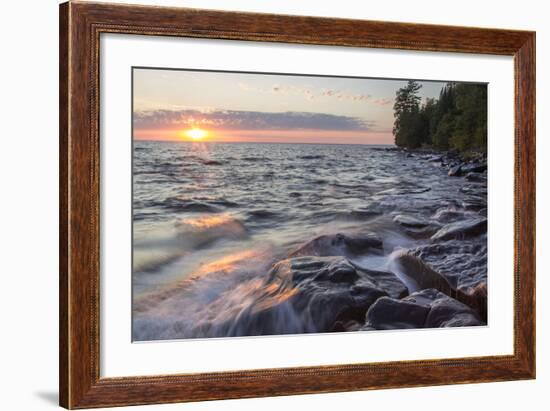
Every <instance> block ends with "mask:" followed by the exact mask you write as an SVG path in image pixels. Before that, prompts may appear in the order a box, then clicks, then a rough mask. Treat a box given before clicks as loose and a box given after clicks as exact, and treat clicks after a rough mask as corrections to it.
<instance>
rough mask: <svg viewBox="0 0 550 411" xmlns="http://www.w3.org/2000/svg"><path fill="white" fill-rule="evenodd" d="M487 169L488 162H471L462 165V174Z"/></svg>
mask: <svg viewBox="0 0 550 411" xmlns="http://www.w3.org/2000/svg"><path fill="white" fill-rule="evenodd" d="M485 170H487V164H486V163H471V164H465V165H462V167H461V173H462V174H468V173H480V172H482V171H485Z"/></svg>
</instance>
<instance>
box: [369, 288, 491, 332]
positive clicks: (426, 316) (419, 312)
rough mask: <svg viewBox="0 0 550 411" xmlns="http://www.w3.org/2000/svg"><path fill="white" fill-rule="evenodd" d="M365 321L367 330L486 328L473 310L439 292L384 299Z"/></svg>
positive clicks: (432, 290) (375, 304) (372, 309)
mask: <svg viewBox="0 0 550 411" xmlns="http://www.w3.org/2000/svg"><path fill="white" fill-rule="evenodd" d="M365 319H366V321H365V325H364V326H363V327H362V328H361V329H363V330H373V329H374V330H391V329H403V328H440V327H464V326H479V325H484V323H483V321H482V320H481V318H480V317H479V315H478V314H477V313H476V312H475V311H474V310H472V309H471V308H470V307H468V306H467V305H465V304H462V303H461V302H459V301H457V300H455V299H453V298H451V297H449V296H447V295H445V294H443V293H441V292H439V291H437V290H435V289H426V290H422V291H418V292H416V293H413V294H411V295H409V296H408V297H406V298H404V299H402V300H397V299H392V298H388V297H383V298H380V299H378V300H377V301H376V302H375V303H374V304H373V305H372V306H371V307H370V308H369V309H368V311H367V314H366V316H365Z"/></svg>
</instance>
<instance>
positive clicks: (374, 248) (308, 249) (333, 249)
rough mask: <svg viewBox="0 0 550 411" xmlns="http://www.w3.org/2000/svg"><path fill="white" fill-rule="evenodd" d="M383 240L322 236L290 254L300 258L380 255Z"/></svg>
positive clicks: (333, 235) (375, 237) (370, 234)
mask: <svg viewBox="0 0 550 411" xmlns="http://www.w3.org/2000/svg"><path fill="white" fill-rule="evenodd" d="M381 251H382V240H381V239H380V238H379V237H378V236H377V235H375V234H372V233H367V234H363V235H353V236H351V235H345V234H331V235H322V236H319V237H317V238H314V239H313V240H311V241H309V242H307V243H306V244H304V245H302V246H301V247H299V248H298V249H297V250H295V251H293V252H291V253H290V257H300V256H319V257H327V256H356V255H361V254H366V253H369V252H375V253H380V252H381Z"/></svg>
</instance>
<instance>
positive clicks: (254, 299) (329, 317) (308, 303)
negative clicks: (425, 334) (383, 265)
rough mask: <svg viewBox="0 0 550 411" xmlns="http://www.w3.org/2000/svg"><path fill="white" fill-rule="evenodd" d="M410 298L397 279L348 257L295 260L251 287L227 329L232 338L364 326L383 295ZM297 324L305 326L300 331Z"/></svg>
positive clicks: (225, 326) (278, 265)
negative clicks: (352, 261)
mask: <svg viewBox="0 0 550 411" xmlns="http://www.w3.org/2000/svg"><path fill="white" fill-rule="evenodd" d="M406 295H407V289H406V287H405V286H404V285H403V283H402V282H401V281H400V280H399V279H398V278H397V277H396V276H395V275H393V274H391V273H385V272H378V271H371V270H365V269H358V268H356V267H355V266H353V265H352V264H351V263H350V262H349V261H348V260H347V259H345V258H342V257H298V258H289V259H286V260H282V261H280V262H278V263H277V264H275V265H274V266H273V268H272V269H271V270H270V272H269V273H268V274H267V276H266V278H265V279H264V281H263V283H262V284H261V285H257V286H254V287H252V288H251V291H250V293H249V295H248V297H247V298H246V299H244V300H243V302H242V307H241V308H240V309H239V313H238V315H232V316H231V318H232V320H231V322H230V323H229V324H227V325H224V326H223V327H222V329H223V330H224V332H225V333H226V335H227V330H231V331H232V330H235V331H238V335H258V334H286V333H289V332H291V333H292V332H293V331H294V332H295V331H299V332H327V331H338V330H341V329H342V327H343V324H348V325H349V324H353V323H354V322H361V323H362V322H363V320H364V317H365V313H366V311H367V309H368V308H369V307H370V306H371V305H372V304H373V303H374V302H375V301H376V300H378V299H379V298H380V297H385V296H391V297H394V298H402V297H404V296H406ZM289 313H292V315H290V314H289ZM289 318H292V319H293V320H292V322H290V323H289V321H290V320H289ZM237 323H238V324H237ZM292 324H299V325H300V327H301V328H300V329H299V330H294V328H296V327H294V328H292V327H290V326H289V325H292ZM347 327H349V326H347ZM229 334H230V335H237V334H231V332H230V333H229Z"/></svg>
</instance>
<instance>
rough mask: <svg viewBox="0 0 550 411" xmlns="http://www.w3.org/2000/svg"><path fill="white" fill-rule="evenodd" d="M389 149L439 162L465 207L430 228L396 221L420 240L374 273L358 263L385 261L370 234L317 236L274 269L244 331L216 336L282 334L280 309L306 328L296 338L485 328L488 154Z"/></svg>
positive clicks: (440, 216) (424, 222)
mask: <svg viewBox="0 0 550 411" xmlns="http://www.w3.org/2000/svg"><path fill="white" fill-rule="evenodd" d="M385 150H399V151H402V152H403V154H404V155H406V156H407V157H411V156H412V157H416V158H417V159H418V161H427V162H434V163H440V165H441V167H443V168H445V169H446V170H447V174H448V176H449V178H463V180H464V185H463V186H462V189H461V190H462V192H465V193H468V197H467V200H466V201H464V203H463V204H461V205H460V206H458V209H457V210H451V209H449V210H446V209H441V210H439V212H438V213H436V214H435V215H434V216H433V218H431V219H429V220H428V219H421V218H418V217H416V216H413V215H408V214H398V215H396V216H395V217H394V218H393V221H394V223H395V224H397V225H399V226H400V227H401V228H402V229H403V231H404V232H405V233H407V235H409V236H411V237H413V238H419V239H423V240H425V241H424V242H423V243H422V244H421V245H419V246H417V247H414V248H410V249H401V250H396V251H394V252H393V253H392V255H391V261H392V264H391V267H393V268H394V270H387V271H379V270H371V269H368V268H366V267H363V266H361V265H359V264H357V263H356V262H355V261H356V260H357V258H358V257H361V256H365V255H372V254H377V253H378V254H379V253H381V250H382V249H383V241H382V240H381V239H380V238H379V237H378V236H377V234H376V233H372V232H366V233H364V234H361V235H349V234H345V233H337V234H334V235H323V236H320V237H317V238H315V239H313V240H311V241H309V242H307V243H306V244H303V245H301V246H300V247H298V248H297V249H296V250H294V251H292V252H290V253H289V255H288V258H286V259H283V260H281V261H279V262H277V263H275V264H274V266H273V268H272V269H271V270H270V272H269V273H268V275H267V276H266V277H265V279H264V284H262V286H261V287H258V290H261V291H259V293H258V295H255V296H254V302H253V303H252V304H251V305H250V306H249V307H248V309H247V310H246V312H243V313H240V324H248V325H249V327H247V328H248V329H247V330H243V329H241V328H239V329H238V332H237V329H234V330H233V331H231V325H230V324H227V325H226V327H225V331H224V332H222V334H224V335H249V334H247V333H249V332H254V333H258V330H261V332H260V333H261V334H277V333H280V328H279V325H278V324H277V321H275V320H276V319H280V318H284V315H283V316H281V311H282V310H287V309H291V310H293V311H294V312H295V313H297V314H298V315H299V317H300V318H301V319H302V321H303V324H302V327H301V328H300V329H294V330H293V332H342V331H358V330H361V331H372V330H390V329H407V328H437V327H463V326H480V325H485V324H487V245H486V232H487V218H486V216H487V208H486V206H487V201H486V192H487V191H486V187H487V186H486V184H487V163H486V157H485V155H483V154H473V155H470V156H468V158H465V157H461V156H459V155H458V154H457V153H453V152H445V153H440V152H433V151H426V150H423V151H414V152H411V151H408V150H401V149H387V148H386V149H385ZM463 212H464V213H466V214H467V215H468V217H467V218H464V214H463ZM480 238H481V241H476V242H472V241H467V240H469V239H478V240H479V239H480ZM483 240H485V241H483ZM411 284H412V285H411ZM266 290H269V291H266Z"/></svg>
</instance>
